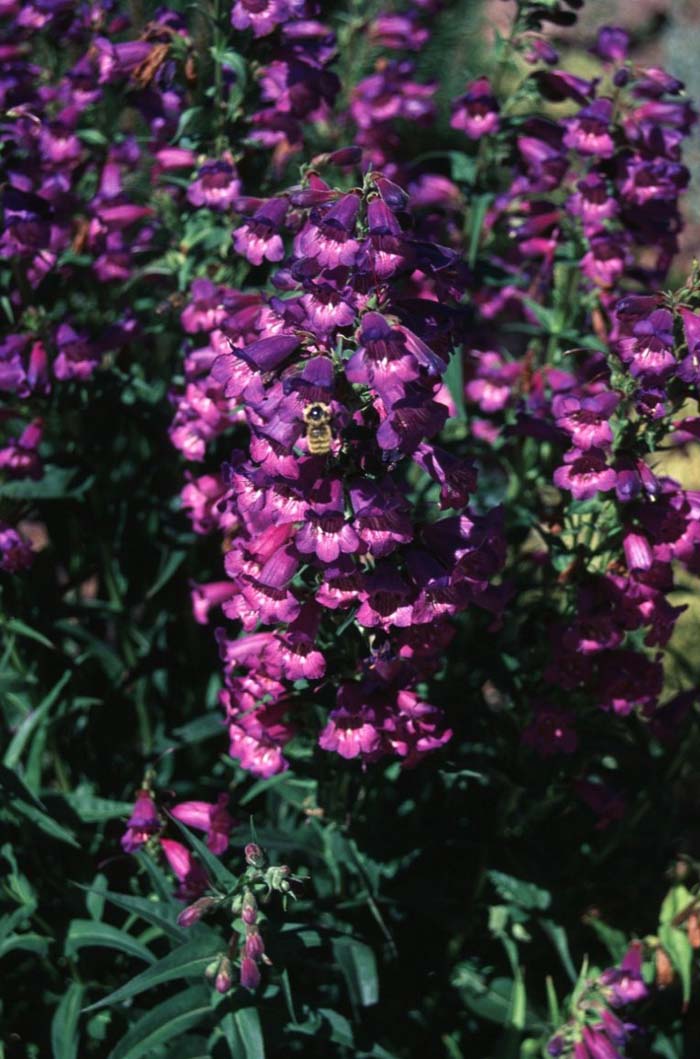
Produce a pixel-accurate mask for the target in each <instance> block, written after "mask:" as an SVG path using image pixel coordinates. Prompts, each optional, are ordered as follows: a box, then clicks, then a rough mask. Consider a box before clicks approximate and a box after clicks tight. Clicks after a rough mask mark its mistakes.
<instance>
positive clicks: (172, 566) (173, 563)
mask: <svg viewBox="0 0 700 1059" xmlns="http://www.w3.org/2000/svg"><path fill="white" fill-rule="evenodd" d="M186 555H187V552H186V551H184V550H176V551H172V552H170V553H169V554H168V553H167V552H165V553H164V559H163V562H162V563H161V567H160V570H159V571H158V574H157V576H156V579H155V581H154V582H153V584H152V585H151V587H150V588H149V589H148V591H147V592H146V599H153V597H154V596H155V595H156V594H157V593H158V592H160V590H161V588H163V586H164V585H166V584H167V583H168V581H169V580H170V578H171V577H172V576H173V574H174V573H175V571H176V570H178V569H179V567H180V566H182V564H183V562H184V560H185V557H186Z"/></svg>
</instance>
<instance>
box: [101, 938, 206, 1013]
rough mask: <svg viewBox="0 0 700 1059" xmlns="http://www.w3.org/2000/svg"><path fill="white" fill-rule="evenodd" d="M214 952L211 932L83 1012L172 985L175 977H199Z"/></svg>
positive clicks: (184, 946) (165, 958)
mask: <svg viewBox="0 0 700 1059" xmlns="http://www.w3.org/2000/svg"><path fill="white" fill-rule="evenodd" d="M216 952H217V949H216V938H215V936H213V935H212V934H211V933H207V934H206V935H203V936H201V937H198V938H193V939H192V940H191V941H187V942H185V944H184V945H180V946H179V947H178V948H177V949H174V950H173V951H172V952H170V953H168V955H167V956H164V957H163V958H162V959H161V960H158V962H157V963H155V964H153V966H152V967H149V968H148V969H147V970H145V971H142V972H141V974H137V975H136V977H135V978H132V979H131V981H129V982H127V983H126V985H123V986H121V987H120V988H119V989H115V991H114V992H113V993H110V994H109V996H106V997H103V999H102V1000H98V1001H97V1002H96V1003H95V1004H91V1005H90V1007H88V1008H85V1010H86V1011H96V1010H97V1009H98V1008H103V1007H107V1006H108V1005H109V1004H117V1003H119V1002H120V1001H122V1000H128V999H129V997H132V996H137V995H138V994H139V993H143V991H144V990H145V989H152V988H153V986H155V985H161V984H162V983H163V982H173V981H175V979H177V978H191V977H200V976H201V975H202V974H204V971H205V969H206V967H207V965H208V964H209V963H211V961H212V959H214V957H215V956H216Z"/></svg>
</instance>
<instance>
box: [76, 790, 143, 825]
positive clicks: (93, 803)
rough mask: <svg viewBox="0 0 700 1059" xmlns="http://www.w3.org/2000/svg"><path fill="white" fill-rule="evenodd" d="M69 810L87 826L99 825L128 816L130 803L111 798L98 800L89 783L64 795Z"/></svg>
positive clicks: (130, 808) (131, 805) (130, 807)
mask: <svg viewBox="0 0 700 1059" xmlns="http://www.w3.org/2000/svg"><path fill="white" fill-rule="evenodd" d="M66 801H67V802H68V804H69V805H70V807H71V809H73V811H74V812H75V813H77V815H78V816H79V817H80V818H81V819H82V820H84V821H85V823H87V824H101V823H104V821H105V820H116V819H118V818H119V817H123V816H129V814H130V813H131V810H132V809H133V803H132V802H115V801H112V799H111V798H98V797H97V795H96V794H93V791H92V786H91V785H90V784H89V783H81V784H80V785H79V786H78V787H76V789H75V790H74V791H70V792H69V793H68V794H67V795H66Z"/></svg>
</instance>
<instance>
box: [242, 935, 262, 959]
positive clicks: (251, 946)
mask: <svg viewBox="0 0 700 1059" xmlns="http://www.w3.org/2000/svg"><path fill="white" fill-rule="evenodd" d="M264 952H265V942H264V941H263V939H262V938H261V937H260V932H259V931H258V930H257V929H255V930H252V931H251V932H250V934H248V935H247V936H246V939H245V954H246V956H250V958H251V960H259V959H260V957H261V956H262V954H263V953H264Z"/></svg>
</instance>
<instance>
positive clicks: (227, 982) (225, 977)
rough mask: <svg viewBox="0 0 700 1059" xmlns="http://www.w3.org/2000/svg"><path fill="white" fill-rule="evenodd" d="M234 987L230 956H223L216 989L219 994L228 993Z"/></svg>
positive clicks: (215, 983)
mask: <svg viewBox="0 0 700 1059" xmlns="http://www.w3.org/2000/svg"><path fill="white" fill-rule="evenodd" d="M232 985H233V967H232V966H231V961H230V960H229V958H228V956H222V958H221V962H220V964H219V973H218V974H217V976H216V980H215V982H214V988H215V989H216V991H217V993H228V991H229V989H230V988H231V986H232Z"/></svg>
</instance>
